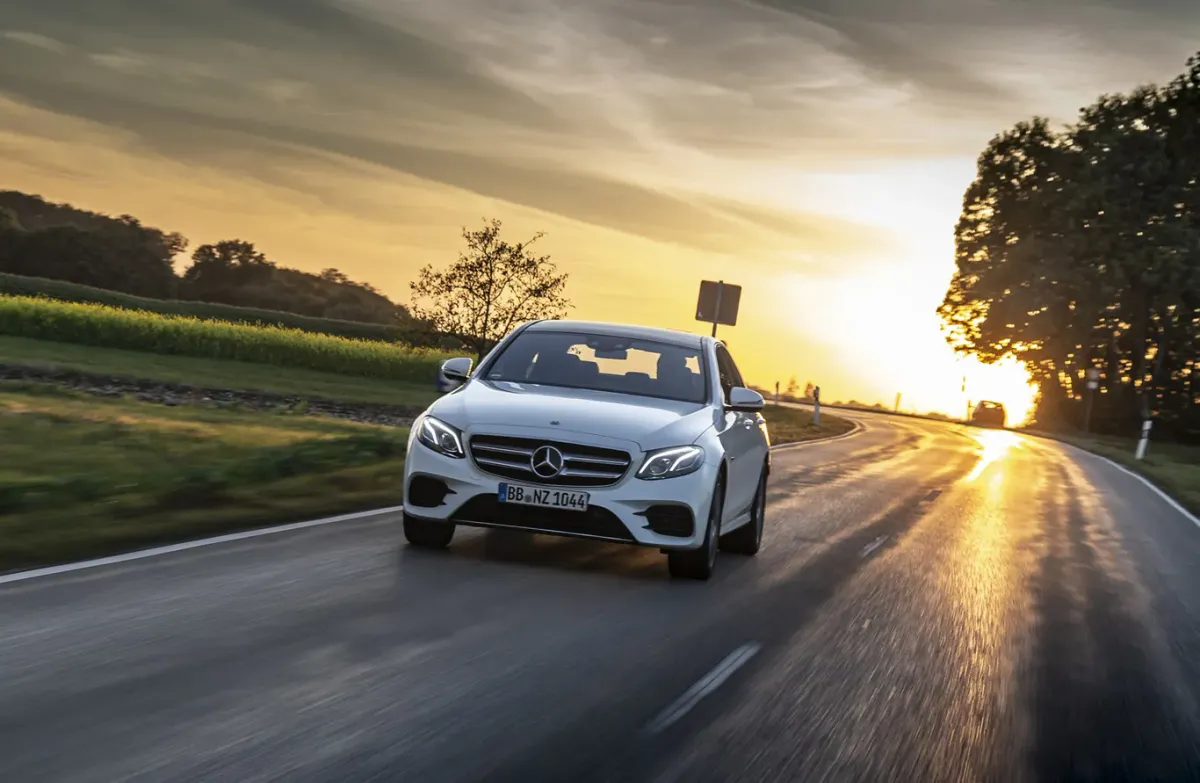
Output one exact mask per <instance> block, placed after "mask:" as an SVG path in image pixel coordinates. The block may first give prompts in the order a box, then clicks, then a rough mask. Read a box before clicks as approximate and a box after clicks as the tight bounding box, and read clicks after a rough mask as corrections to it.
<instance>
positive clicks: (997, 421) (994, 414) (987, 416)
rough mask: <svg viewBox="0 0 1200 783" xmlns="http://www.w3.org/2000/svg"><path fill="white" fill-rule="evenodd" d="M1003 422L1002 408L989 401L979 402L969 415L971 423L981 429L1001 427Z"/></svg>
mask: <svg viewBox="0 0 1200 783" xmlns="http://www.w3.org/2000/svg"><path fill="white" fill-rule="evenodd" d="M1004 420H1005V413H1004V406H1003V405H1001V404H1000V403H998V402H992V401H990V400H983V401H982V402H980V403H979V404H978V405H976V406H975V412H974V413H972V414H971V423H972V424H978V425H979V426H981V427H1003V426H1004Z"/></svg>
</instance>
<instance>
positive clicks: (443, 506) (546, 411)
mask: <svg viewBox="0 0 1200 783" xmlns="http://www.w3.org/2000/svg"><path fill="white" fill-rule="evenodd" d="M441 378H444V379H446V380H448V381H450V382H452V383H453V384H454V385H455V386H456V388H454V389H453V390H452V391H450V393H448V394H446V395H445V396H444V397H442V398H440V399H438V400H437V401H436V402H434V403H433V404H432V405H431V406H430V407H429V408H428V409H427V410H426V411H425V412H424V413H423V414H422V415H421V416H420V417H418V418H417V420H416V421H415V422H414V423H413V426H412V430H411V435H410V437H409V443H408V453H407V454H408V455H407V460H406V462H405V465H404V487H405V492H404V535H405V537H406V538H407V540H408V542H409V543H410V544H412V545H414V546H420V547H432V548H439V549H440V548H443V547H446V546H448V545H449V544H450V541H451V539H452V538H453V536H454V531H455V528H456V526H457V525H472V526H479V527H501V528H516V529H521V530H530V531H534V532H539V533H550V534H554V535H562V536H573V537H579V538H591V539H599V540H606V541H619V542H623V543H628V544H637V545H641V546H649V547H654V548H656V549H659V550H661V551H663V552H665V553H666V555H667V564H668V567H669V570H670V572H671V574H672V575H673V576H679V577H686V578H692V579H708V578H709V577H710V576H711V574H712V572H713V567H714V564H715V562H716V555H717V549H718V548H720V549H722V550H725V551H730V552H735V553H741V554H746V555H753V554H756V553H757V552H758V549H759V546H760V545H761V542H762V531H763V521H764V517H765V514H766V495H767V492H766V482H767V473H768V471H769V469H770V444H769V439H768V435H767V426H766V422H765V421H764V420H763V418H762V415H761V413H760V411H761V410H762V408H763V404H764V401H763V396H762V395H761V394H759V393H758V392H756V391H753V390H751V389H749V388H746V385H745V382H744V381H743V380H742V377H741V374H740V373H739V372H738V369H737V365H736V364H734V361H733V357H731V356H730V354H729V351H728V349H727V348H726V347H725V345H724V344H723V343H722V342H720V341H719V340H716V339H714V338H712V337H707V336H700V335H695V334H688V333H685V332H676V331H671V330H666V329H650V328H645V327H636V326H622V325H618V324H603V323H590V322H581V321H534V322H531V323H528V324H524V325H522V326H519V327H517V328H516V329H515V330H513V331H512V332H511V333H510V334H509V335H508V336H507V337H505V338H504V340H502V341H501V342H500V344H499V345H497V346H496V347H495V348H494V349H493V350H492V351H491V352H490V353H489V354H488V355H487V356H485V357H484V359H483V361H482V362H481V363H480V365H479V367H478V369H477V370H476V371H475V372H474V373H472V372H471V360H470V359H468V358H459V359H450V360H449V361H447V362H445V363H444V364H443V365H442V369H441Z"/></svg>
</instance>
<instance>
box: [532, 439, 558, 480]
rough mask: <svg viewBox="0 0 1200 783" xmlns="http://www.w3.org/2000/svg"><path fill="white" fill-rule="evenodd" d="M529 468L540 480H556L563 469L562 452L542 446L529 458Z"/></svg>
mask: <svg viewBox="0 0 1200 783" xmlns="http://www.w3.org/2000/svg"><path fill="white" fill-rule="evenodd" d="M529 466H530V467H531V468H533V472H534V473H535V474H536V475H537V476H538V477H539V478H544V479H548V478H554V477H555V476H557V475H558V474H559V473H561V472H562V469H563V455H562V452H561V451H559V450H558V449H556V448H554V447H553V446H542V447H541V448H539V449H538V450H537V451H535V452H533V456H532V457H530V458H529Z"/></svg>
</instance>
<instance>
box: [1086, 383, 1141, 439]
mask: <svg viewBox="0 0 1200 783" xmlns="http://www.w3.org/2000/svg"><path fill="white" fill-rule="evenodd" d="M1099 388H1100V371H1099V370H1097V369H1096V368H1095V367H1089V368H1088V371H1087V400H1086V401H1085V402H1084V414H1083V431H1084V432H1091V430H1092V405H1093V404H1095V399H1096V389H1099ZM1139 459H1141V458H1140V457H1139Z"/></svg>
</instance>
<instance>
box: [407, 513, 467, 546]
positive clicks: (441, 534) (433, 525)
mask: <svg viewBox="0 0 1200 783" xmlns="http://www.w3.org/2000/svg"><path fill="white" fill-rule="evenodd" d="M454 527H455V526H454V525H453V524H452V523H450V522H435V521H433V520H429V519H420V518H418V517H410V516H409V515H408V514H405V515H404V537H405V538H406V539H408V543H409V544H410V545H412V546H415V547H421V548H422V549H445V548H446V547H448V546H450V540H451V539H452V538H454Z"/></svg>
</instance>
